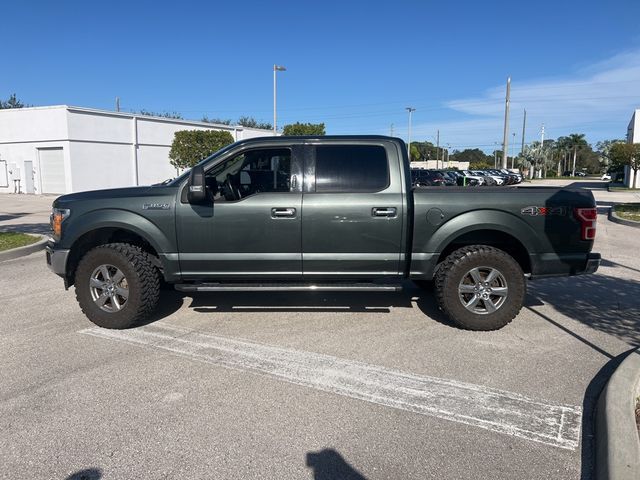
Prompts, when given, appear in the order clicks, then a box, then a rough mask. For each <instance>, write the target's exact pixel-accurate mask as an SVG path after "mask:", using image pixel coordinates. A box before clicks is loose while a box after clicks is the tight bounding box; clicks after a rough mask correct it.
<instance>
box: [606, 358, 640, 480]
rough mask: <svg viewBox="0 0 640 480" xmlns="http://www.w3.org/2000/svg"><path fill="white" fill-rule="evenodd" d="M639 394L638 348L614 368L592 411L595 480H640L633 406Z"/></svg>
mask: <svg viewBox="0 0 640 480" xmlns="http://www.w3.org/2000/svg"><path fill="white" fill-rule="evenodd" d="M639 394H640V348H636V349H634V350H632V351H631V353H629V354H628V355H627V357H626V358H625V359H624V360H623V361H622V363H621V364H620V365H619V366H618V368H617V369H616V371H615V372H613V375H612V376H611V378H610V379H609V383H607V385H606V387H605V388H604V390H603V391H602V393H601V394H600V398H599V399H598V406H597V411H596V478H597V479H599V480H601V479H610V480H637V479H638V478H640V438H639V437H638V430H637V428H636V417H635V406H636V398H637V397H638V395H639Z"/></svg>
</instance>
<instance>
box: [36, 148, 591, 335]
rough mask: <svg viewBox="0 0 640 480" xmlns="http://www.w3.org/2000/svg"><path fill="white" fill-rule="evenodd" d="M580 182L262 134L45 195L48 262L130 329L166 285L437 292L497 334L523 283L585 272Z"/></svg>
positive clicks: (86, 302)
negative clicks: (503, 179) (491, 179)
mask: <svg viewBox="0 0 640 480" xmlns="http://www.w3.org/2000/svg"><path fill="white" fill-rule="evenodd" d="M596 217H597V214H596V206H595V201H594V198H593V195H592V194H591V192H590V191H588V190H582V189H559V188H546V187H507V188H504V187H503V188H492V187H487V188H481V189H478V188H464V187H455V186H454V187H447V188H442V187H426V188H413V187H412V186H411V171H410V165H409V159H408V156H407V149H406V145H405V143H404V142H403V141H402V140H400V139H398V138H392V137H383V136H326V137H304V136H300V137H265V138H257V139H250V140H243V141H239V142H236V143H234V144H232V145H229V146H227V147H225V148H223V149H222V150H220V151H218V152H216V153H214V154H213V155H211V156H209V157H208V158H206V159H204V160H202V162H200V163H199V164H197V165H196V166H194V167H193V168H192V169H191V170H189V171H187V172H185V173H184V174H182V175H181V176H179V177H177V178H175V179H173V180H171V181H167V182H165V183H162V184H158V185H152V186H145V187H131V188H120V189H112V190H99V191H91V192H81V193H72V194H69V195H64V196H61V197H59V198H57V199H56V200H55V201H54V202H53V212H52V215H51V225H52V230H53V236H52V238H51V241H50V243H49V245H48V246H47V249H46V259H47V263H48V265H49V267H50V268H51V269H52V270H53V272H55V273H56V274H58V275H59V276H61V277H62V278H63V279H64V283H65V287H66V288H69V287H70V286H71V285H75V291H76V297H77V300H78V302H79V304H80V307H81V309H82V311H83V312H84V313H85V314H86V316H87V317H88V318H89V319H90V320H91V321H92V322H94V323H95V324H97V325H99V326H101V327H106V328H128V327H131V326H135V325H136V324H138V323H140V322H142V321H144V320H145V319H147V318H148V317H149V315H150V314H151V313H152V312H153V311H154V308H155V307H156V304H157V303H158V301H159V297H160V284H161V282H165V283H168V284H172V285H174V287H175V288H176V289H177V290H179V291H182V292H187V293H188V294H196V293H197V292H210V291H253V290H271V291H328V290H340V291H398V290H400V289H401V288H402V285H403V283H405V284H406V279H411V280H413V281H414V282H416V283H417V284H418V285H421V286H429V285H430V286H431V287H432V288H434V290H435V297H436V299H437V302H438V305H439V307H440V309H441V310H442V311H443V312H444V313H445V314H446V315H447V316H448V317H449V318H450V319H451V320H452V321H453V322H454V323H455V324H457V325H458V326H460V327H462V328H465V329H471V330H494V329H498V328H501V327H503V326H504V325H506V324H507V323H509V322H510V321H511V320H512V319H513V318H514V317H515V316H516V315H517V314H518V312H519V311H520V309H521V308H522V305H523V301H524V298H525V291H526V283H527V279H535V278H538V277H545V276H561V275H578V274H585V273H592V272H595V271H596V270H597V268H598V266H599V263H600V255H599V254H597V253H591V249H592V246H593V241H594V238H595V231H596Z"/></svg>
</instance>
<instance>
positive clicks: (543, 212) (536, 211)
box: [520, 207, 566, 217]
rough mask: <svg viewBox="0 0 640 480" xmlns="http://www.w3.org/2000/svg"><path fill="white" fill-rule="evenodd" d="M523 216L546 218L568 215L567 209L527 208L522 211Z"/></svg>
mask: <svg viewBox="0 0 640 480" xmlns="http://www.w3.org/2000/svg"><path fill="white" fill-rule="evenodd" d="M520 213H521V214H522V215H531V216H532V217H546V216H550V215H557V216H562V215H565V214H566V208H565V207H525V208H523V209H522V210H520Z"/></svg>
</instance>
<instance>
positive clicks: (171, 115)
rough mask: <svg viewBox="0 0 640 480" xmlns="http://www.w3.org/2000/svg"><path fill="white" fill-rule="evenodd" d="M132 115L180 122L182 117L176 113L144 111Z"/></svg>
mask: <svg viewBox="0 0 640 480" xmlns="http://www.w3.org/2000/svg"><path fill="white" fill-rule="evenodd" d="M133 113H138V114H140V115H145V116H147V117H163V118H175V119H177V120H182V115H180V114H179V113H178V112H162V113H159V112H152V111H151V110H146V109H144V108H143V109H142V110H140V111H139V112H133Z"/></svg>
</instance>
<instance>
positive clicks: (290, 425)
mask: <svg viewBox="0 0 640 480" xmlns="http://www.w3.org/2000/svg"><path fill="white" fill-rule="evenodd" d="M584 186H585V187H588V188H593V189H594V194H595V195H596V198H597V200H598V203H599V205H600V206H601V213H602V214H601V215H600V216H599V218H598V220H599V224H598V236H597V240H596V246H595V248H594V250H595V251H599V252H601V253H602V255H603V258H604V261H603V265H602V267H601V269H600V270H599V272H598V273H597V274H595V275H590V276H584V277H572V278H561V279H551V280H539V281H534V282H530V283H529V293H528V295H527V300H526V306H525V308H523V310H522V312H521V313H520V315H519V316H518V317H517V318H516V319H515V320H514V321H513V322H512V323H511V324H509V325H508V326H507V327H505V328H503V329H502V330H499V331H497V332H484V333H483V332H468V331H461V330H458V329H456V328H454V327H453V326H451V325H450V324H449V323H448V322H447V320H446V319H445V318H444V317H443V315H442V314H441V313H440V312H439V311H438V310H437V309H436V307H435V300H434V298H433V294H432V293H430V292H423V291H421V290H419V289H417V288H415V287H414V286H413V285H412V284H411V283H409V282H408V283H407V286H406V289H405V291H404V292H403V293H401V294H390V293H389V294H387V293H356V294H354V293H348V294H347V293H286V294H285V293H258V294H255V293H252V294H246V293H245V294H240V293H224V294H223V293H221V294H201V295H196V296H193V297H191V296H186V295H184V294H181V293H178V292H175V291H173V290H169V289H167V290H164V291H163V294H162V300H161V306H160V307H161V308H160V309H159V312H158V314H157V315H156V317H155V318H154V319H153V321H152V322H150V323H149V324H147V325H145V326H142V327H139V328H137V329H134V330H127V331H121V332H114V331H109V330H103V329H99V328H97V327H94V326H93V324H91V323H90V322H89V321H88V320H87V319H86V318H85V317H84V316H83V315H82V313H81V311H80V309H79V307H78V305H77V303H76V301H75V297H74V292H73V289H72V290H69V291H65V290H64V288H63V285H62V281H61V280H60V279H59V278H58V277H56V276H55V275H53V274H52V273H50V272H49V270H48V269H47V268H46V265H45V261H44V254H43V253H37V254H34V255H30V256H27V257H23V258H20V259H15V260H10V261H7V262H2V263H0V273H1V275H0V306H1V307H0V365H2V369H0V432H2V434H1V435H0V478H62V479H64V478H81V476H82V475H84V476H85V478H91V479H97V478H105V479H111V478H141V479H142V478H145V479H146V478H150V479H157V478H185V477H188V478H225V479H227V478H231V479H235V478H237V479H250V478H261V479H262V478H278V479H300V478H309V479H316V480H327V479H337V478H340V479H410V478H415V479H424V478H438V479H449V478H451V479H453V478H488V479H489V478H491V479H494V478H495V479H502V478H504V479H537V478H540V479H549V478H553V479H577V478H591V472H592V457H593V426H592V415H593V408H594V406H595V401H596V400H597V395H598V394H599V392H600V389H601V388H602V385H603V384H604V382H605V381H606V379H607V378H608V374H609V373H610V371H611V370H612V368H613V367H614V366H615V360H614V357H616V356H617V355H619V354H620V353H622V352H625V351H627V350H629V349H630V348H631V346H632V345H637V344H640V333H639V332H640V281H639V280H638V279H639V278H640V259H639V258H638V254H637V252H638V247H640V240H639V239H638V237H637V236H634V234H635V230H634V231H633V232H630V229H629V227H625V226H623V225H618V224H614V223H612V222H609V221H608V220H607V219H606V215H605V211H606V208H607V206H608V205H607V204H608V203H613V202H617V201H627V200H619V199H618V197H616V198H615V199H614V198H613V197H612V195H616V194H613V193H609V192H606V190H604V189H603V186H604V184H603V183H600V182H592V183H585V184H584ZM33 198H34V197H31V198H30V199H28V200H25V201H26V202H31V203H29V204H24V203H23V204H21V205H19V206H16V207H13V206H12V207H10V208H9V207H7V205H8V203H7V202H5V197H4V196H3V197H0V229H2V228H5V225H7V224H8V225H20V224H24V225H27V224H29V225H38V224H41V225H42V224H43V223H44V222H46V220H45V218H46V215H47V214H48V206H49V205H50V203H51V200H52V199H51V198H49V199H36V200H34V199H33ZM23 202H24V201H23ZM38 202H40V203H38ZM45 204H48V205H46V208H45ZM19 207H22V211H18V210H20V208H19ZM36 207H37V208H36ZM27 209H30V210H31V211H33V210H38V212H39V213H30V211H26V210H27ZM18 213H19V214H22V215H21V216H16V215H15V214H18ZM10 215H14V216H13V217H12V218H7V217H8V216H10ZM12 228H15V227H12ZM73 475H75V477H73Z"/></svg>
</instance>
